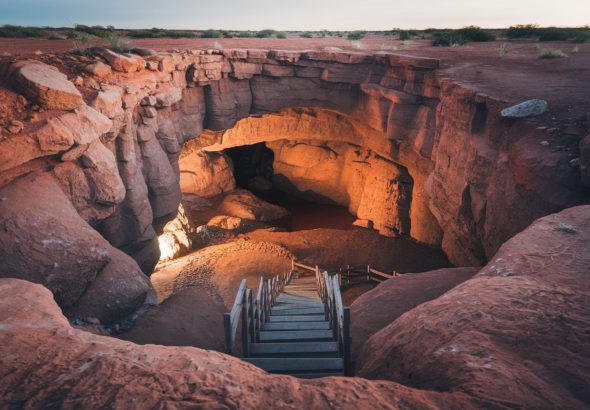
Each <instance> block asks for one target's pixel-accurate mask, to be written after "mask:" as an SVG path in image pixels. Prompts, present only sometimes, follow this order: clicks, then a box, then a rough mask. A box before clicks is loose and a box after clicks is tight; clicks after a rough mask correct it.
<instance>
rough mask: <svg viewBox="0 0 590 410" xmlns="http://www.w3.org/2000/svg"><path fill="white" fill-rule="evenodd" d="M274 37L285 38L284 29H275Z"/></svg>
mask: <svg viewBox="0 0 590 410" xmlns="http://www.w3.org/2000/svg"><path fill="white" fill-rule="evenodd" d="M276 37H277V38H287V33H285V32H284V31H277V33H276Z"/></svg>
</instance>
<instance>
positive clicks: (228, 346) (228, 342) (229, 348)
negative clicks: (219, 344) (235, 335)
mask: <svg viewBox="0 0 590 410" xmlns="http://www.w3.org/2000/svg"><path fill="white" fill-rule="evenodd" d="M223 329H224V331H225V353H227V354H231V355H233V354H234V344H233V340H232V326H231V313H224V314H223Z"/></svg>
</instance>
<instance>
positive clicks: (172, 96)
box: [154, 86, 182, 108]
mask: <svg viewBox="0 0 590 410" xmlns="http://www.w3.org/2000/svg"><path fill="white" fill-rule="evenodd" d="M154 97H156V106H157V107H158V108H163V107H170V106H171V105H172V104H176V103H177V102H179V101H180V100H181V99H182V91H180V88H178V87H172V86H171V87H167V88H165V89H164V90H162V91H160V92H158V93H157V94H156V95H155V96H154Z"/></svg>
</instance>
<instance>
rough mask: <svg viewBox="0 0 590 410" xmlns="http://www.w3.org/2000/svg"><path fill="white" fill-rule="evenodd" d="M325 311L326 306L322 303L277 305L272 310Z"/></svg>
mask: <svg viewBox="0 0 590 410" xmlns="http://www.w3.org/2000/svg"><path fill="white" fill-rule="evenodd" d="M315 308H318V309H323V308H324V305H322V304H321V303H276V304H275V305H274V306H273V307H272V310H285V309H315Z"/></svg>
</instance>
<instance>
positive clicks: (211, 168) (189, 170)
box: [179, 151, 236, 197]
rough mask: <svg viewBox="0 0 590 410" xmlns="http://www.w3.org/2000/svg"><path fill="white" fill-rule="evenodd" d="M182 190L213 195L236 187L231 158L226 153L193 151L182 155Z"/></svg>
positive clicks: (188, 192)
mask: <svg viewBox="0 0 590 410" xmlns="http://www.w3.org/2000/svg"><path fill="white" fill-rule="evenodd" d="M179 166H180V190H181V191H182V192H184V193H186V194H193V195H197V196H200V197H211V196H215V195H219V194H223V193H226V192H230V191H232V190H234V189H235V187H236V181H235V180H234V176H233V167H232V165H231V160H230V159H229V158H228V157H227V156H226V155H225V154H218V153H214V152H211V153H208V152H202V151H198V152H193V153H189V154H186V155H181V157H180V161H179Z"/></svg>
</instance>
